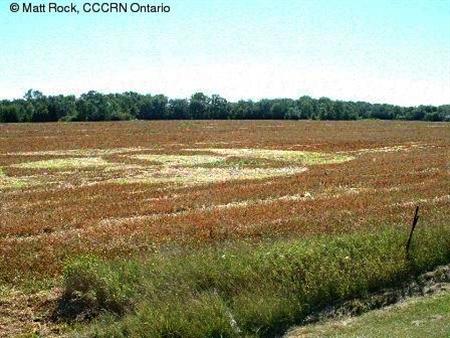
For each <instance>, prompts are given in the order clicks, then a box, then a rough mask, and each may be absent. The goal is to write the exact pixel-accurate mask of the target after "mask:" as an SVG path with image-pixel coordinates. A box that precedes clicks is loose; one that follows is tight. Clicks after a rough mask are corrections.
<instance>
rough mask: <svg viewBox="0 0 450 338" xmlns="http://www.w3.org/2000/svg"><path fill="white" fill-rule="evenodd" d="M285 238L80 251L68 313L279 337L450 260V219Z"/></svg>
mask: <svg viewBox="0 0 450 338" xmlns="http://www.w3.org/2000/svg"><path fill="white" fill-rule="evenodd" d="M404 230H405V229H404V228H403V229H394V228H390V229H383V230H377V231H375V232H373V233H372V232H371V233H368V232H365V233H362V232H360V233H353V234H348V235H343V236H320V237H317V238H312V239H304V240H291V241H279V242H275V243H272V244H261V245H260V246H258V247H257V248H255V247H254V246H251V245H245V244H239V246H238V245H237V244H236V246H235V247H233V248H226V249H220V250H219V249H204V250H201V251H197V252H195V253H191V254H186V255H173V256H169V257H168V256H164V257H163V256H154V257H151V258H149V259H148V260H147V261H145V262H143V261H120V262H112V263H111V262H109V263H106V262H102V261H100V260H97V259H95V258H92V257H83V258H78V259H75V260H72V261H71V262H69V263H68V265H67V266H66V268H65V275H64V277H65V295H64V299H63V300H62V302H61V304H62V305H61V310H60V311H61V315H67V316H70V315H72V316H74V315H78V316H80V314H83V315H84V316H95V315H99V316H98V317H97V318H96V319H95V320H94V321H93V322H92V323H90V324H89V325H88V326H80V327H79V330H81V331H80V332H78V333H77V335H80V334H81V335H85V336H98V337H106V336H108V337H112V336H114V337H125V336H133V337H242V336H246V337H270V336H274V335H276V334H279V333H282V332H284V331H285V330H286V329H288V328H289V327H290V326H292V325H294V324H296V323H299V322H301V320H302V319H304V317H305V316H306V315H307V314H309V313H311V312H312V311H315V310H317V309H320V308H321V307H323V306H324V305H326V304H329V303H331V302H333V301H337V300H342V299H345V298H350V297H358V296H361V295H364V294H365V293H367V292H368V291H371V290H374V289H377V288H380V287H384V286H388V285H393V284H395V283H400V282H401V281H402V280H404V279H405V278H407V276H409V275H411V274H417V273H420V272H423V271H425V270H427V269H431V268H433V267H434V266H436V265H438V264H444V263H448V262H449V261H450V227H448V226H447V225H446V226H444V225H442V226H439V227H436V226H433V227H425V226H423V225H422V228H421V229H419V230H418V231H417V232H416V233H415V234H414V236H415V237H414V241H413V246H412V255H411V260H410V261H408V260H406V258H405V251H404V246H405V242H406V233H405V231H404Z"/></svg>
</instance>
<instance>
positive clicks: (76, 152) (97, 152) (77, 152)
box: [3, 148, 153, 157]
mask: <svg viewBox="0 0 450 338" xmlns="http://www.w3.org/2000/svg"><path fill="white" fill-rule="evenodd" d="M145 150H153V149H151V148H112V149H68V150H46V151H27V152H14V153H6V154H3V155H10V156H83V157H95V156H106V155H115V154H123V153H129V152H135V151H145Z"/></svg>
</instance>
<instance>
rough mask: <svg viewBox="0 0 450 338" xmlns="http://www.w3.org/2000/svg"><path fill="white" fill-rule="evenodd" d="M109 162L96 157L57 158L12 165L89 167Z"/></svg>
mask: <svg viewBox="0 0 450 338" xmlns="http://www.w3.org/2000/svg"><path fill="white" fill-rule="evenodd" d="M108 164H109V163H108V162H107V161H105V160H104V159H102V158H98V157H80V158H57V159H52V160H43V161H34V162H23V163H19V164H15V165H13V167H16V168H23V169H77V168H89V167H105V166H107V165H108Z"/></svg>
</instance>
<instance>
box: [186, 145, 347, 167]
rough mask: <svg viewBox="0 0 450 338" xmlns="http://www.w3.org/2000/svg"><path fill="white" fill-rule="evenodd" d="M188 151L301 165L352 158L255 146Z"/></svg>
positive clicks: (335, 161)
mask: <svg viewBox="0 0 450 338" xmlns="http://www.w3.org/2000/svg"><path fill="white" fill-rule="evenodd" d="M189 150H190V151H209V152H212V153H215V154H219V155H224V156H236V157H242V158H262V159H268V160H275V161H282V162H288V163H297V164H298V163H300V164H303V165H314V164H332V163H342V162H347V161H350V160H353V159H354V157H352V156H347V155H341V154H339V155H336V154H328V153H319V152H313V151H296V150H272V149H256V148H241V149H239V148H203V149H189Z"/></svg>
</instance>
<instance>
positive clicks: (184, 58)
mask: <svg viewBox="0 0 450 338" xmlns="http://www.w3.org/2000/svg"><path fill="white" fill-rule="evenodd" d="M12 2H19V1H16V0H2V1H1V2H0V28H1V29H0V98H15V97H21V96H23V94H24V92H25V91H26V90H27V89H29V88H35V89H39V90H41V91H43V92H44V93H45V94H59V93H63V94H76V95H79V94H81V93H83V92H87V91H88V90H91V89H93V90H97V91H100V92H123V91H128V90H133V91H137V92H140V93H152V94H157V93H163V94H166V95H168V96H170V97H188V96H190V95H191V94H192V93H194V92H196V91H203V92H205V93H207V94H213V93H218V94H220V95H222V96H224V97H226V98H227V99H229V100H238V99H241V98H244V99H248V98H251V99H259V98H262V97H292V98H297V97H300V96H302V95H311V96H313V97H320V96H328V97H331V98H334V99H344V100H365V101H369V102H388V103H394V104H401V105H418V104H444V103H450V0H441V1H439V0H425V1H415V0H408V1H398V0H390V1H383V0H377V1H375V0H374V1H367V0H358V1H356V0H355V1H352V0H340V1H333V0H323V1H320V0H314V1H313V0H310V1H301V0H283V1H275V0H271V1H269V0H245V1H244V0H171V1H169V0H168V1H165V2H164V3H165V4H166V5H170V6H171V12H170V13H168V14H152V15H149V14H95V15H92V14H91V15H89V14H80V15H69V14H68V15H61V14H36V13H35V14H23V13H16V14H14V13H11V12H10V11H9V5H10V4H11V3H12ZM74 2H75V3H77V4H78V6H79V8H80V7H81V6H82V4H83V3H84V2H87V1H74ZM91 2H94V1H91ZM128 2H129V3H131V2H134V1H128ZM138 2H140V3H142V4H145V3H153V4H159V3H160V2H158V1H155V2H152V1H138ZM34 3H35V4H39V3H47V2H46V1H41V2H39V1H34ZM59 3H61V4H62V3H70V1H59Z"/></svg>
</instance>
